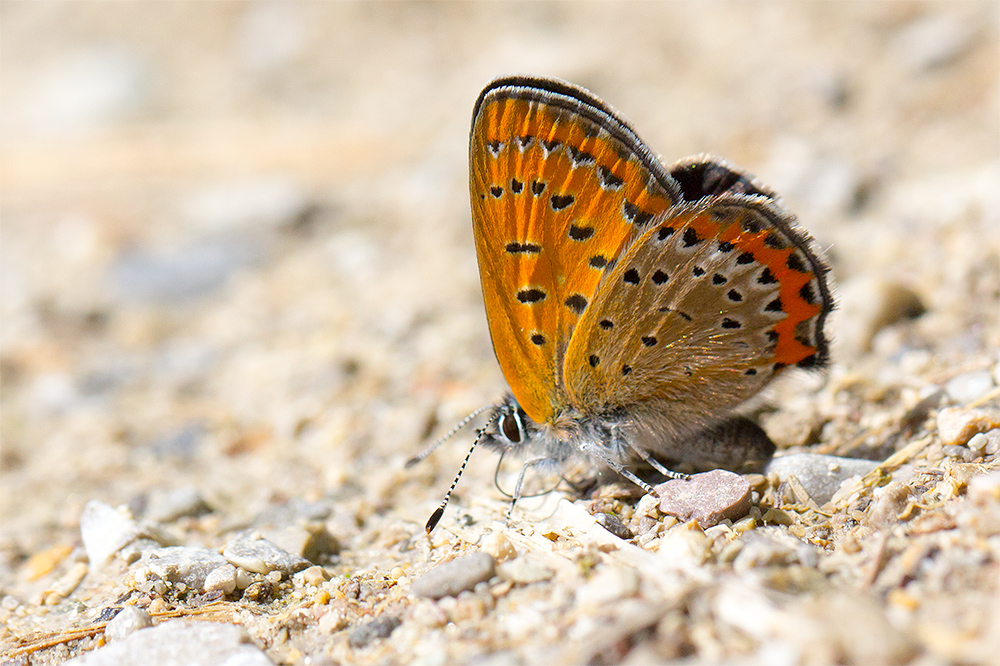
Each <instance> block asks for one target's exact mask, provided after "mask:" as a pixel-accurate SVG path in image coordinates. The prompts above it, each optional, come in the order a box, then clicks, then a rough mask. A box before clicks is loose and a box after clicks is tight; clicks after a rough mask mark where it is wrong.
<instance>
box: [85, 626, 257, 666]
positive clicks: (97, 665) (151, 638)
mask: <svg viewBox="0 0 1000 666" xmlns="http://www.w3.org/2000/svg"><path fill="white" fill-rule="evenodd" d="M66 663H67V664H70V665H72V666H150V665H151V664H156V666H272V665H273V663H274V662H272V661H271V660H270V659H268V658H267V656H266V655H265V654H264V653H263V652H261V651H260V650H259V649H258V648H257V647H255V646H254V645H253V644H252V643H251V642H250V638H249V636H247V633H246V631H245V630H244V629H243V627H240V626H237V625H233V624H223V623H219V622H191V621H187V620H174V621H171V622H164V623H163V624H160V625H157V626H155V627H151V628H149V629H144V630H143V631H136V632H134V633H132V634H131V635H129V636H128V637H127V638H125V639H124V640H122V641H118V642H116V643H112V644H111V645H108V646H106V647H103V648H100V649H97V650H94V651H93V652H88V653H87V654H85V655H82V656H80V657H77V658H76V659H73V660H71V661H68V662H66Z"/></svg>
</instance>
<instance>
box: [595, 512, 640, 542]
mask: <svg viewBox="0 0 1000 666" xmlns="http://www.w3.org/2000/svg"><path fill="white" fill-rule="evenodd" d="M594 520H595V521H597V524H598V525H600V526H601V527H603V528H604V529H606V530H607V531H609V532H611V533H612V534H614V535H615V536H616V537H618V538H619V539H625V540H628V539H631V538H632V536H633V534H632V532H631V530H629V528H628V525H626V524H625V523H623V522H622V521H621V518H619V517H618V516H616V515H614V514H611V513H599V514H597V515H596V516H594Z"/></svg>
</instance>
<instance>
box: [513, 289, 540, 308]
mask: <svg viewBox="0 0 1000 666" xmlns="http://www.w3.org/2000/svg"><path fill="white" fill-rule="evenodd" d="M545 296H546V294H545V292H544V291H542V290H541V289H522V290H520V291H519V292H517V300H519V301H520V302H522V303H526V304H527V303H537V302H539V301H543V300H545Z"/></svg>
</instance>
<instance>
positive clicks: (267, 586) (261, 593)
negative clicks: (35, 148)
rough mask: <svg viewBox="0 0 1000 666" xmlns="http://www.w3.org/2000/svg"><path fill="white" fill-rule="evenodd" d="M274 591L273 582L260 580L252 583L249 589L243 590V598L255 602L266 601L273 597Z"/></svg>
mask: <svg viewBox="0 0 1000 666" xmlns="http://www.w3.org/2000/svg"><path fill="white" fill-rule="evenodd" d="M273 591H274V588H273V587H272V585H271V583H269V582H267V581H263V580H259V581H257V582H256V583H250V584H249V585H248V586H247V589H245V590H243V598H244V599H246V600H247V601H253V602H255V603H264V602H265V601H267V600H268V599H270V598H271V592H273Z"/></svg>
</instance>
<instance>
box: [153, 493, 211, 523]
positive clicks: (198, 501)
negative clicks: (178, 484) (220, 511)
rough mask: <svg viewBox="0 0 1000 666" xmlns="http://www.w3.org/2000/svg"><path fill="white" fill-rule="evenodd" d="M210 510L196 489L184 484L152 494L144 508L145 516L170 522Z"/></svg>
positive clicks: (161, 521)
mask: <svg viewBox="0 0 1000 666" xmlns="http://www.w3.org/2000/svg"><path fill="white" fill-rule="evenodd" d="M209 511H211V509H210V508H209V506H208V504H206V503H205V500H204V498H203V497H202V496H201V493H199V492H198V489H197V488H195V487H194V486H184V487H183V488H177V489H176V490H171V491H169V492H166V493H161V494H153V496H152V497H150V499H149V506H148V508H147V509H146V514H145V516H146V518H148V519H149V520H153V521H156V522H159V523H172V522H174V521H175V520H177V519H178V518H187V517H193V516H200V515H202V514H204V513H208V512H209Z"/></svg>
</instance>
